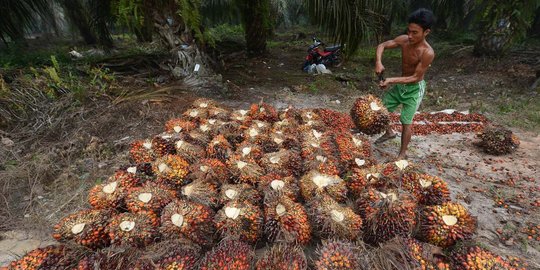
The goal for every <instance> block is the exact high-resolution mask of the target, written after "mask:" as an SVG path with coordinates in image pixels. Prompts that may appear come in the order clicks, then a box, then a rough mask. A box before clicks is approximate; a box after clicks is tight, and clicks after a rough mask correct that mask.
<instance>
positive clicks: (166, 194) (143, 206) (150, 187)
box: [125, 182, 176, 215]
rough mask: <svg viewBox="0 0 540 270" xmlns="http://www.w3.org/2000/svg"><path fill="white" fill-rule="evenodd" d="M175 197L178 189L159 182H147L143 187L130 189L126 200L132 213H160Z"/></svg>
mask: <svg viewBox="0 0 540 270" xmlns="http://www.w3.org/2000/svg"><path fill="white" fill-rule="evenodd" d="M174 197H176V191H174V190H172V189H169V188H167V187H165V186H163V185H161V184H158V183H154V182H146V183H145V184H144V185H143V186H141V187H135V188H131V189H129V191H128V194H127V196H126V199H125V200H126V206H127V209H128V210H129V211H130V212H132V213H137V212H153V213H156V214H157V215H159V213H160V212H161V209H163V207H165V205H167V204H169V203H170V202H171V201H172V200H173V199H174Z"/></svg>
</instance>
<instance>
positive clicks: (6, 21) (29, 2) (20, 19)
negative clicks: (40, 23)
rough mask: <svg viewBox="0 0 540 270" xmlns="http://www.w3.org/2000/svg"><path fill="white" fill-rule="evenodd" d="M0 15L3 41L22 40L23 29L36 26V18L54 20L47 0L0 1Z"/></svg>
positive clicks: (0, 29) (0, 31) (0, 30)
mask: <svg viewBox="0 0 540 270" xmlns="http://www.w3.org/2000/svg"><path fill="white" fill-rule="evenodd" d="M0 14H2V15H1V16H0V37H2V38H3V39H5V38H7V37H9V38H10V39H12V40H15V39H20V38H22V37H23V36H24V30H25V29H28V28H30V27H34V26H36V23H37V18H38V17H41V18H42V19H44V20H45V21H48V22H51V21H53V20H54V13H53V11H52V8H51V5H50V3H49V0H0ZM36 15H38V16H36Z"/></svg>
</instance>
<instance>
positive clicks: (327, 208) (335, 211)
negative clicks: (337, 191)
mask: <svg viewBox="0 0 540 270" xmlns="http://www.w3.org/2000/svg"><path fill="white" fill-rule="evenodd" d="M308 209H309V217H310V221H311V224H312V225H313V226H314V228H315V229H316V231H317V232H318V233H319V234H320V236H321V237H322V238H328V237H335V238H339V239H347V240H351V241H354V240H356V239H358V237H359V236H360V233H361V230H362V218H360V216H359V215H357V214H355V213H354V211H353V210H352V209H351V208H349V207H346V206H341V205H340V204H338V203H337V202H336V201H335V200H334V199H332V198H331V197H329V196H317V197H316V198H315V199H313V200H312V201H311V202H309V207H308Z"/></svg>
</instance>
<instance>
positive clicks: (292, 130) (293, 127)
mask: <svg viewBox="0 0 540 270" xmlns="http://www.w3.org/2000/svg"><path fill="white" fill-rule="evenodd" d="M299 125H300V122H299V121H297V120H293V119H283V120H281V121H277V122H275V123H274V124H272V131H273V132H276V133H277V132H279V134H281V135H284V136H290V135H295V134H296V133H297V131H298V126H299Z"/></svg>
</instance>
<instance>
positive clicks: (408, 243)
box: [370, 237, 451, 270]
mask: <svg viewBox="0 0 540 270" xmlns="http://www.w3.org/2000/svg"><path fill="white" fill-rule="evenodd" d="M440 252H441V251H440V248H437V247H433V246H431V245H429V244H427V243H422V242H419V241H418V240H416V239H413V238H402V237H396V238H394V239H391V240H389V241H387V242H385V243H384V244H382V245H380V246H379V247H378V248H376V249H375V250H372V251H371V252H370V253H372V255H371V257H372V258H375V259H374V260H373V259H372V260H371V261H372V265H371V268H374V269H392V270H401V269H418V270H450V269H451V268H450V264H449V263H448V262H446V260H445V258H444V257H442V256H439V254H440Z"/></svg>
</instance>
